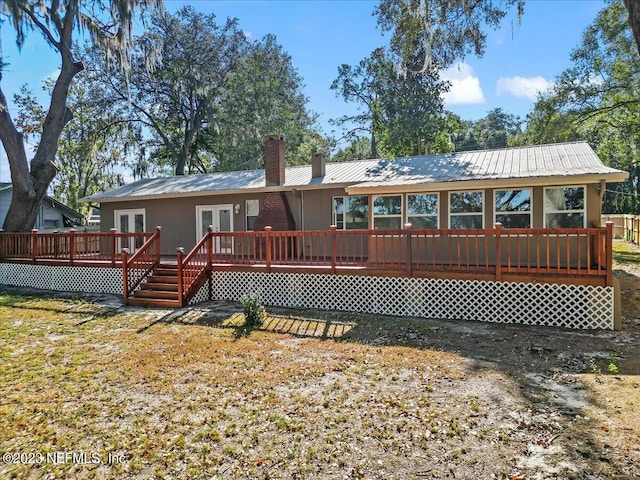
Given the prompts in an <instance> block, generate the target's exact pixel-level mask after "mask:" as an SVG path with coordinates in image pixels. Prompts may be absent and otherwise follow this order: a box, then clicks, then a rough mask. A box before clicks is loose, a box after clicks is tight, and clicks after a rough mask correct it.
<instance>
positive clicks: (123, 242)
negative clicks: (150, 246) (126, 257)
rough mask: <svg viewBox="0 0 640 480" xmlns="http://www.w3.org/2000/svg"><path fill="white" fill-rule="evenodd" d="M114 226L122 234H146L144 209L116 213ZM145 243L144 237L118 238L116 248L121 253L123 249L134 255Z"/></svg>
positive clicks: (117, 211)
mask: <svg viewBox="0 0 640 480" xmlns="http://www.w3.org/2000/svg"><path fill="white" fill-rule="evenodd" d="M114 217H115V218H114V222H113V224H114V226H115V227H116V229H117V230H118V232H120V233H142V232H144V224H145V218H144V217H145V215H144V208H140V209H135V210H116V211H115V212H114ZM143 243H144V238H142V237H135V238H133V237H129V238H118V240H117V244H116V248H117V251H118V252H121V251H122V249H123V248H128V249H129V253H130V254H132V253H133V252H135V251H136V250H137V249H138V248H140V247H141V246H142V244H143Z"/></svg>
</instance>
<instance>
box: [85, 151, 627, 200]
mask: <svg viewBox="0 0 640 480" xmlns="http://www.w3.org/2000/svg"><path fill="white" fill-rule="evenodd" d="M585 175H588V176H593V175H596V176H599V177H601V178H602V179H605V180H609V181H621V180H624V179H625V178H626V176H627V175H628V174H627V172H624V171H621V170H616V169H614V168H609V167H605V166H604V165H603V164H602V162H601V161H600V159H599V158H598V156H597V155H596V154H595V152H594V151H593V150H592V149H591V147H589V145H588V144H587V143H586V142H574V143H559V144H552V145H537V146H529V147H517V148H504V149H499V150H478V151H470V152H457V153H450V154H439V155H426V156H419V157H400V158H394V159H375V160H359V161H352V162H341V163H327V164H326V173H325V175H324V177H319V178H312V176H311V165H303V166H298V167H287V169H286V173H285V179H286V180H285V183H284V185H282V186H278V187H265V178H264V170H250V171H235V172H222V173H210V174H202V175H183V176H174V177H164V178H154V179H143V180H138V181H137V182H134V183H131V184H129V185H124V186H122V187H119V188H116V189H113V190H109V191H107V192H103V193H99V194H96V195H92V196H90V197H86V198H84V199H82V201H84V202H105V201H116V200H125V199H131V200H136V199H145V198H154V197H178V196H193V195H198V196H200V195H217V194H223V193H241V192H245V191H270V190H271V191H272V190H291V189H294V188H296V189H305V188H308V189H312V188H330V187H338V186H341V187H349V191H356V190H362V191H365V190H367V189H370V188H382V187H390V186H398V187H401V186H404V185H406V186H410V185H414V186H415V185H431V186H433V185H434V184H443V183H445V184H446V183H448V182H464V181H483V180H506V179H512V180H513V179H535V178H551V177H561V178H562V180H563V181H566V180H567V177H573V176H585Z"/></svg>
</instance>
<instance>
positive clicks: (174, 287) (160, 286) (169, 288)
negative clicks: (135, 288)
mask: <svg viewBox="0 0 640 480" xmlns="http://www.w3.org/2000/svg"><path fill="white" fill-rule="evenodd" d="M140 289H141V290H163V291H165V292H177V291H178V284H177V283H146V282H145V283H141V284H140Z"/></svg>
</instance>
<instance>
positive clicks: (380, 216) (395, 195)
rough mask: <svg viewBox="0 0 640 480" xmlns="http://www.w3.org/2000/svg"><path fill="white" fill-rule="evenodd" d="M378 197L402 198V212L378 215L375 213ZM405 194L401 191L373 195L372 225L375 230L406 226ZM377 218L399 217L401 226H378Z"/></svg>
mask: <svg viewBox="0 0 640 480" xmlns="http://www.w3.org/2000/svg"><path fill="white" fill-rule="evenodd" d="M378 197H398V198H400V213H394V214H387V215H376V213H375V205H374V204H375V199H376V198H378ZM404 200H405V199H404V195H402V194H401V193H385V194H380V195H371V227H372V229H373V230H401V229H402V228H404V218H405V201H404ZM376 218H399V219H400V227H399V228H397V229H396V228H376Z"/></svg>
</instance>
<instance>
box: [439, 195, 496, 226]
mask: <svg viewBox="0 0 640 480" xmlns="http://www.w3.org/2000/svg"><path fill="white" fill-rule="evenodd" d="M474 192H479V193H481V194H482V211H481V212H462V213H452V212H451V196H452V195H454V194H456V193H474ZM486 203H487V202H485V191H484V190H451V191H449V205H448V212H447V213H448V224H449V229H450V230H469V228H457V227H453V226H452V225H451V217H471V216H477V215H481V216H482V227H480V228H481V229H484V228H485V208H486ZM471 230H473V229H471Z"/></svg>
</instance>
